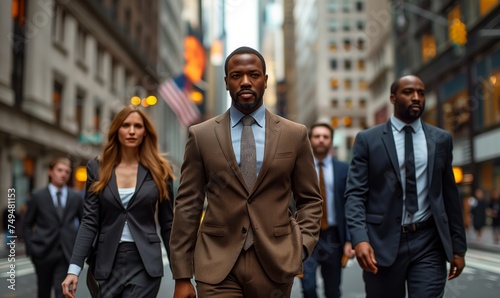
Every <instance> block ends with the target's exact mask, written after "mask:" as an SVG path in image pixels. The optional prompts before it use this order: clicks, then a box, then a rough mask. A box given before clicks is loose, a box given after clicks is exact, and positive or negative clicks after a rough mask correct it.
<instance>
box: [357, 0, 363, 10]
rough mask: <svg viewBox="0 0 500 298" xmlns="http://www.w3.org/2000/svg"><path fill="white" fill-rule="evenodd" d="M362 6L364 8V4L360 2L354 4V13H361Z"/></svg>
mask: <svg viewBox="0 0 500 298" xmlns="http://www.w3.org/2000/svg"><path fill="white" fill-rule="evenodd" d="M363 6H364V3H363V2H361V1H358V2H356V11H358V12H362V11H363V9H364V7H363Z"/></svg>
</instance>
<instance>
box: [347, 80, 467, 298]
mask: <svg viewBox="0 0 500 298" xmlns="http://www.w3.org/2000/svg"><path fill="white" fill-rule="evenodd" d="M390 100H391V103H392V104H393V105H394V114H393V115H392V116H391V118H390V120H389V121H388V122H387V123H385V124H381V125H378V126H375V127H373V128H371V129H368V130H366V131H362V132H360V133H359V134H358V135H357V137H356V141H355V143H354V148H353V159H352V162H351V166H350V169H349V175H348V179H347V187H346V192H345V197H346V205H345V208H346V219H347V224H348V226H349V231H350V235H351V239H352V244H353V246H354V248H355V250H356V257H357V260H358V262H359V264H360V266H361V267H362V268H363V269H364V271H363V279H364V281H365V290H366V294H367V297H368V298H374V297H384V298H401V297H405V287H406V288H407V289H406V290H407V292H408V296H409V297H443V295H444V288H445V284H446V275H447V274H446V261H448V262H450V271H449V273H448V279H453V278H456V277H458V276H459V275H460V274H461V273H462V270H463V268H464V266H465V260H464V257H465V252H466V250H467V246H466V241H465V230H464V223H463V215H462V204H461V199H460V195H459V192H458V189H457V186H456V184H455V180H454V176H453V171H452V159H453V157H452V149H453V145H452V139H451V136H450V134H449V133H448V132H447V131H444V130H442V129H439V128H437V127H434V126H431V125H429V124H427V123H425V122H423V121H421V120H420V116H421V115H422V113H423V111H424V107H425V87H424V84H423V82H422V81H421V80H420V79H419V78H418V77H416V76H412V75H409V76H404V77H402V78H400V79H398V80H397V81H395V82H394V83H393V84H392V85H391V95H390Z"/></svg>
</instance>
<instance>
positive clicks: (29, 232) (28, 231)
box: [23, 193, 38, 256]
mask: <svg viewBox="0 0 500 298" xmlns="http://www.w3.org/2000/svg"><path fill="white" fill-rule="evenodd" d="M27 207H28V208H27V210H26V214H25V216H24V223H23V232H24V239H25V244H26V255H28V256H31V255H32V253H33V250H32V246H31V238H32V237H33V226H34V225H35V219H36V213H37V209H38V207H37V195H36V194H34V193H33V194H32V195H31V198H30V199H29V200H28V202H27Z"/></svg>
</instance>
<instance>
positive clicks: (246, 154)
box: [240, 115, 257, 250]
mask: <svg viewBox="0 0 500 298" xmlns="http://www.w3.org/2000/svg"><path fill="white" fill-rule="evenodd" d="M241 122H242V123H243V131H242V132H241V147H240V168H241V172H242V174H243V178H245V182H246V184H247V187H248V189H252V187H253V184H254V182H255V178H256V177H257V152H256V149H255V138H254V136H253V131H252V124H254V123H255V119H254V118H253V117H252V116H250V115H246V116H244V117H243V118H241ZM252 244H253V229H252V227H251V226H250V229H248V234H247V238H246V239H245V244H244V246H243V249H244V250H247V249H249V248H250V246H252Z"/></svg>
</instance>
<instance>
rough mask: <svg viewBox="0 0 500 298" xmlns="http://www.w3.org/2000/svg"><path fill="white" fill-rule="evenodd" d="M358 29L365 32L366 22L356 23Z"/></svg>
mask: <svg viewBox="0 0 500 298" xmlns="http://www.w3.org/2000/svg"><path fill="white" fill-rule="evenodd" d="M356 28H358V30H359V31H363V30H365V22H363V21H358V22H357V23H356Z"/></svg>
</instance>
